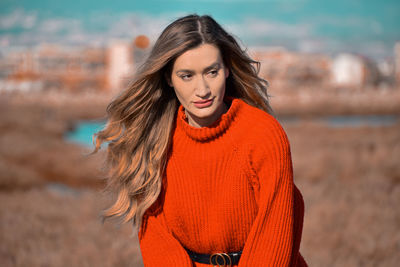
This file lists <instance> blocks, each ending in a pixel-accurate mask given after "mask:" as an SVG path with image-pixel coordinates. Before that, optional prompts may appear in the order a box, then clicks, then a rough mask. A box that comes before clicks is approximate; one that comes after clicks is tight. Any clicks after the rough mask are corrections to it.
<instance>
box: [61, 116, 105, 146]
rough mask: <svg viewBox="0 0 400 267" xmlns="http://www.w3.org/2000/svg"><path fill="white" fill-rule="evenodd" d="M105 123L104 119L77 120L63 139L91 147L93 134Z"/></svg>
mask: <svg viewBox="0 0 400 267" xmlns="http://www.w3.org/2000/svg"><path fill="white" fill-rule="evenodd" d="M105 124H106V123H105V122H104V121H79V122H78V123H77V124H76V125H75V129H74V130H73V131H68V132H67V133H65V139H66V140H67V141H68V142H73V143H78V144H81V145H85V146H89V147H93V146H94V145H93V139H92V136H93V134H94V133H95V132H97V131H99V130H101V129H102V128H103V127H104V126H105Z"/></svg>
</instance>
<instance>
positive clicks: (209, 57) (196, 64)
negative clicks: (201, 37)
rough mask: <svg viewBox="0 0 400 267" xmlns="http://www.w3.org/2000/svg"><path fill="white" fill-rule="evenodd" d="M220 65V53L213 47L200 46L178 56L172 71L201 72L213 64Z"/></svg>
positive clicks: (209, 45) (208, 45) (207, 45)
mask: <svg viewBox="0 0 400 267" xmlns="http://www.w3.org/2000/svg"><path fill="white" fill-rule="evenodd" d="M216 62H217V63H222V56H221V53H220V51H219V49H218V47H216V46H215V45H211V44H202V45H200V46H198V47H196V48H193V49H190V50H188V51H186V52H185V53H183V54H182V55H180V56H179V57H178V58H177V59H176V60H175V62H174V67H173V68H174V70H179V69H187V70H202V69H204V68H206V67H209V66H210V65H212V64H213V63H216Z"/></svg>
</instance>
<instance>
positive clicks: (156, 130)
mask: <svg viewBox="0 0 400 267" xmlns="http://www.w3.org/2000/svg"><path fill="white" fill-rule="evenodd" d="M204 43H207V44H214V45H216V46H217V47H218V48H219V49H220V51H221V54H222V57H223V61H224V64H225V66H227V67H228V68H229V70H230V74H229V77H228V78H227V80H226V92H225V95H227V96H231V97H235V98H240V99H242V100H244V101H245V102H246V103H248V104H250V105H252V106H255V107H257V108H260V109H262V110H264V111H266V112H268V113H272V109H271V107H270V105H269V101H268V98H269V95H268V94H267V87H268V82H267V81H266V80H264V79H262V78H260V77H258V72H259V68H260V63H259V62H257V61H254V60H253V59H251V58H250V57H249V56H248V54H247V52H246V51H245V50H243V49H242V48H241V47H240V45H239V44H238V43H237V41H236V40H235V39H234V38H233V37H232V35H230V34H228V33H227V32H226V31H225V30H224V29H223V28H222V27H221V26H220V25H219V24H218V23H217V22H216V21H215V20H214V19H213V18H212V17H210V16H208V15H204V16H198V15H196V14H193V15H188V16H185V17H182V18H179V19H177V20H175V21H174V22H172V23H171V24H170V25H168V26H167V27H166V28H165V29H164V31H163V32H162V33H161V35H160V37H159V38H158V39H157V41H156V43H155V44H154V46H153V48H152V50H151V52H150V55H149V56H148V58H147V60H146V61H145V62H144V63H143V64H142V65H141V66H140V68H139V69H138V70H137V72H136V74H135V76H134V79H133V80H132V81H131V82H130V84H129V86H128V87H127V88H126V90H123V91H122V92H121V93H120V95H118V96H117V97H116V98H114V99H113V100H112V101H111V103H110V104H109V105H108V106H107V118H108V123H107V124H106V126H105V128H104V129H103V130H101V131H99V132H97V133H95V134H94V138H95V144H96V145H95V149H94V151H93V152H92V153H96V152H97V151H98V150H99V149H100V146H101V144H102V143H104V142H109V144H108V147H107V158H106V162H107V166H108V167H109V168H108V169H109V177H108V179H107V181H108V182H107V189H109V190H111V192H115V193H116V194H117V199H116V201H115V202H114V204H113V205H112V206H111V207H110V208H109V209H107V210H106V211H105V212H104V214H103V218H104V219H106V218H110V217H116V218H121V219H122V220H123V221H124V222H128V221H132V223H133V225H134V227H136V230H139V227H140V224H141V222H142V219H143V214H144V213H145V212H146V210H147V209H148V208H149V207H150V206H151V205H152V204H153V203H154V202H155V201H156V200H157V198H158V196H159V194H160V191H161V187H162V176H163V172H164V170H165V166H166V163H167V154H168V151H169V148H170V140H171V132H172V130H173V127H174V119H175V116H176V111H177V109H178V107H179V102H178V100H177V98H176V95H175V93H174V90H173V88H172V87H170V86H169V85H168V82H167V79H169V78H170V77H171V69H172V66H173V64H174V61H175V59H176V58H177V57H179V56H180V55H181V54H183V53H184V52H186V51H187V50H189V49H192V48H195V47H197V46H199V45H201V44H204Z"/></svg>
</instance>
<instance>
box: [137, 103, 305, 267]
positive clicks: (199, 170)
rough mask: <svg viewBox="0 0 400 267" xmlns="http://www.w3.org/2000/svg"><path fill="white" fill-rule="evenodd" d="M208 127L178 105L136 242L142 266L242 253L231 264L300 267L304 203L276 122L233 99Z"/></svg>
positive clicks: (286, 142)
mask: <svg viewBox="0 0 400 267" xmlns="http://www.w3.org/2000/svg"><path fill="white" fill-rule="evenodd" d="M225 102H226V103H227V104H228V105H229V109H228V111H227V112H226V113H225V114H223V115H222V116H221V117H220V118H219V119H218V120H217V121H215V122H214V123H213V124H212V125H210V126H208V127H201V128H196V127H193V126H191V125H189V124H188V121H187V117H186V115H185V112H184V108H183V107H182V106H180V107H179V109H178V112H177V116H176V121H175V122H176V123H175V127H174V131H173V137H172V147H171V151H170V154H169V157H168V162H167V167H166V171H165V174H164V176H163V188H162V191H161V194H160V196H159V198H158V199H157V201H156V202H155V203H154V204H153V205H152V206H151V207H150V208H149V209H148V210H147V211H146V213H145V216H144V221H143V224H142V225H141V227H140V231H139V242H140V248H141V252H142V257H143V262H144V264H145V266H146V267H153V266H154V267H155V266H210V265H207V264H200V263H195V262H192V261H191V259H190V258H189V256H188V255H187V253H186V251H185V249H184V248H185V247H186V248H187V249H190V250H192V251H194V252H197V253H206V254H212V253H215V252H236V251H240V250H242V251H243V253H242V256H241V259H240V262H239V265H234V266H240V267H245V266H252V267H254V266H263V267H265V266H279V267H280V266H307V264H306V263H305V261H304V259H303V257H302V256H301V254H300V253H299V247H300V240H301V235H302V228H303V215H304V202H303V198H302V196H301V193H300V191H299V190H298V189H297V187H296V186H295V185H294V183H293V168H292V159H291V153H290V145H289V140H288V138H287V135H286V133H285V131H284V130H283V128H282V126H281V125H280V123H279V122H278V121H277V120H276V119H275V118H274V117H272V116H271V115H269V114H268V113H266V112H264V111H262V110H260V109H258V108H255V107H253V106H250V105H249V104H247V103H245V102H244V101H243V100H241V99H237V98H230V97H226V98H225Z"/></svg>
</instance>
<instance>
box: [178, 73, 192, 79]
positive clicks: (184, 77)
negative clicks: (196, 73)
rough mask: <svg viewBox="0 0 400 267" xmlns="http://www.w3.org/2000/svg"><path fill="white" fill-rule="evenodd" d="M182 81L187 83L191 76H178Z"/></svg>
mask: <svg viewBox="0 0 400 267" xmlns="http://www.w3.org/2000/svg"><path fill="white" fill-rule="evenodd" d="M179 77H180V78H181V79H182V80H184V81H188V80H190V78H192V74H183V75H180V76H179Z"/></svg>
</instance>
